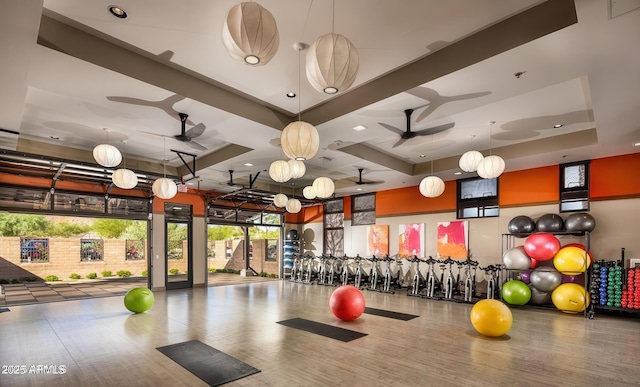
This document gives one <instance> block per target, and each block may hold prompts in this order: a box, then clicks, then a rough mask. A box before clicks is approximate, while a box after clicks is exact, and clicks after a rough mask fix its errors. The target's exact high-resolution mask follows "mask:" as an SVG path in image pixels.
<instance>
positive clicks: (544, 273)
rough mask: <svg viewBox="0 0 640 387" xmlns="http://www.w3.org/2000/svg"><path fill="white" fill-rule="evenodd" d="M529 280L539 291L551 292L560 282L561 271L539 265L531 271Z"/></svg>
mask: <svg viewBox="0 0 640 387" xmlns="http://www.w3.org/2000/svg"><path fill="white" fill-rule="evenodd" d="M529 281H531V286H533V287H534V288H536V289H538V290H539V291H541V292H552V291H553V290H554V289H555V288H557V287H558V286H560V284H561V283H562V273H560V272H559V271H558V270H556V269H555V268H553V267H548V266H539V267H537V268H536V269H535V270H534V271H532V272H531V275H530V276H529Z"/></svg>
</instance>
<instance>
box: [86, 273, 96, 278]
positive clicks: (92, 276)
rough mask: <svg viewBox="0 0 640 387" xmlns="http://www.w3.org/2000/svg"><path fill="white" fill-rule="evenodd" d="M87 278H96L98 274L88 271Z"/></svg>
mask: <svg viewBox="0 0 640 387" xmlns="http://www.w3.org/2000/svg"><path fill="white" fill-rule="evenodd" d="M87 278H88V279H96V278H98V274H96V273H89V274H87Z"/></svg>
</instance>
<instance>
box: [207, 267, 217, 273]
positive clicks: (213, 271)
mask: <svg viewBox="0 0 640 387" xmlns="http://www.w3.org/2000/svg"><path fill="white" fill-rule="evenodd" d="M216 271H217V270H216V268H215V267H210V268H209V273H215V272H216Z"/></svg>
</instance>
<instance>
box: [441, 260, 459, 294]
mask: <svg viewBox="0 0 640 387" xmlns="http://www.w3.org/2000/svg"><path fill="white" fill-rule="evenodd" d="M442 263H443V264H444V265H445V267H446V265H448V268H447V278H446V279H445V280H444V289H443V290H444V293H443V294H444V295H443V298H444V299H445V300H451V299H453V288H454V287H455V283H454V278H453V265H454V264H455V263H456V261H454V260H453V259H451V257H448V258H447V259H445V260H444V261H442Z"/></svg>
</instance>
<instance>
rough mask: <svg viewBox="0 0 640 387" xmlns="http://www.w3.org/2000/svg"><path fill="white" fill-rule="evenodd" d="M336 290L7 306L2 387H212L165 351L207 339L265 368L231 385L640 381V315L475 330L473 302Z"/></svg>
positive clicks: (245, 290) (521, 314)
mask: <svg viewBox="0 0 640 387" xmlns="http://www.w3.org/2000/svg"><path fill="white" fill-rule="evenodd" d="M332 291H333V288H330V287H324V286H319V285H305V284H300V283H292V282H289V281H271V282H260V283H248V284H236V285H229V286H221V287H207V288H196V289H184V290H172V291H167V292H156V293H155V305H154V306H153V308H152V309H151V310H149V311H148V312H146V313H143V314H132V313H130V312H128V311H127V310H126V309H125V308H124V306H123V301H122V297H121V296H114V297H105V298H96V299H83V300H70V301H61V302H54V303H44V304H34V305H24V306H10V307H9V308H10V309H11V311H10V312H4V313H0V366H2V370H1V371H6V370H8V369H9V367H8V366H26V368H27V370H28V369H29V368H30V366H32V365H35V366H37V365H48V366H52V365H53V366H56V369H58V370H59V369H60V366H64V368H66V370H65V373H64V374H51V373H50V374H30V373H26V374H23V375H16V374H0V386H45V385H46V386H92V387H95V386H202V385H204V383H203V382H202V381H201V380H200V379H198V378H197V377H196V376H194V375H193V374H191V373H190V372H188V371H186V370H185V369H183V368H182V367H181V366H179V365H178V364H177V363H175V362H173V361H172V360H171V359H169V358H168V357H166V356H164V355H163V354H162V353H160V352H159V351H157V350H156V348H157V347H160V346H165V345H169V344H174V343H179V342H183V341H188V340H194V339H196V340H200V341H202V342H204V343H205V344H208V345H210V346H212V347H214V348H216V349H219V350H221V351H223V352H225V353H227V354H229V355H231V356H233V357H236V358H237V359H239V360H242V361H244V362H245V363H248V364H250V365H252V366H254V367H256V368H258V369H260V370H261V371H262V372H260V373H258V374H255V375H251V376H249V377H246V378H243V379H240V380H237V381H235V382H232V383H229V384H228V385H229V386H349V387H352V386H559V385H561V386H608V387H609V386H629V385H639V384H640V319H637V318H625V317H611V316H604V315H596V317H595V318H594V319H593V320H590V319H586V318H584V316H583V315H582V314H566V313H562V312H559V311H555V310H541V309H532V308H523V307H520V308H512V313H513V319H514V322H513V326H512V328H511V330H510V331H509V333H508V335H507V336H504V337H501V338H497V339H490V338H486V337H483V336H481V335H479V334H478V333H477V332H476V331H475V330H474V329H473V326H472V325H471V322H470V320H469V311H470V310H471V307H472V306H471V305H469V304H457V303H453V302H448V301H434V300H426V299H418V298H415V297H407V296H406V295H405V293H404V292H400V293H398V294H384V293H376V292H369V291H363V293H364V295H365V299H366V303H367V306H368V307H372V308H378V309H386V310H391V311H396V312H403V313H409V314H416V315H419V316H420V317H418V318H415V319H413V320H409V321H400V320H394V319H390V318H385V317H380V316H375V315H368V314H363V315H362V316H361V317H360V318H359V319H357V320H356V321H353V322H343V321H340V320H338V319H336V318H335V317H334V316H333V315H332V314H331V312H330V311H329V308H328V300H329V297H330V295H331V292H332ZM295 317H301V318H305V319H308V320H313V321H317V322H321V323H325V324H330V325H334V326H338V327H344V328H348V329H351V330H355V331H359V332H363V333H367V334H368V335H367V336H365V337H363V338H359V339H357V340H354V341H351V342H348V343H344V342H340V341H337V340H332V339H330V338H326V337H322V336H319V335H315V334H312V333H308V332H304V331H300V330H296V329H292V328H288V327H286V326H283V325H281V324H277V322H278V321H282V320H286V319H290V318H295Z"/></svg>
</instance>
